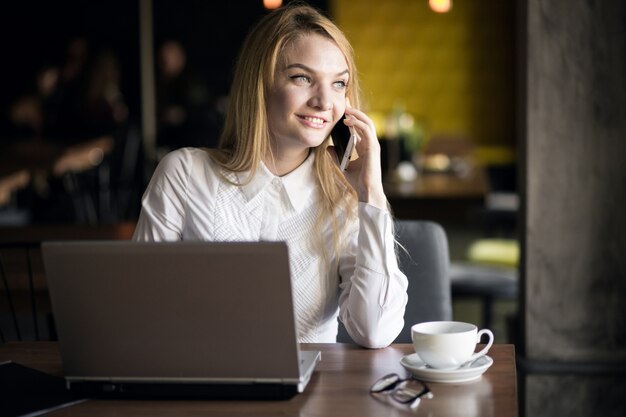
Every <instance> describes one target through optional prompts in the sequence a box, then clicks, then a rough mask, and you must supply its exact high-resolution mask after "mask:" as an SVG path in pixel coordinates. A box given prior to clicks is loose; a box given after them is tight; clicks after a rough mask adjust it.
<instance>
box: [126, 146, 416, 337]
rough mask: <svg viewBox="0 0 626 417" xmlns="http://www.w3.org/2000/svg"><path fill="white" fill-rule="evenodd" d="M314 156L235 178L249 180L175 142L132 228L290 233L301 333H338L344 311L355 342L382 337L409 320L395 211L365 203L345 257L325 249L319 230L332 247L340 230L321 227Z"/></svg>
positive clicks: (210, 235) (351, 227) (224, 236)
mask: <svg viewBox="0 0 626 417" xmlns="http://www.w3.org/2000/svg"><path fill="white" fill-rule="evenodd" d="M313 159H314V157H313V156H310V157H309V158H308V159H307V160H306V161H305V162H304V163H303V164H302V165H301V166H300V167H298V168H297V169H296V170H294V171H292V172H291V173H289V174H288V175H285V176H283V177H277V176H275V175H274V174H272V173H271V172H270V171H269V170H268V169H267V168H266V167H265V165H263V164H261V166H260V167H259V170H258V171H257V172H256V175H254V177H253V179H252V181H250V182H249V183H247V184H245V185H235V184H236V183H244V182H245V179H246V178H247V175H248V174H247V173H233V172H229V171H225V170H223V169H222V168H221V167H219V166H218V165H217V164H216V163H215V162H213V160H212V159H211V158H210V157H209V156H208V154H207V152H206V151H205V150H202V149H196V148H184V149H179V150H177V151H174V152H171V153H169V154H168V155H166V156H165V157H164V158H163V160H162V161H161V162H160V163H159V165H158V167H157V169H156V171H155V173H154V175H153V177H152V179H151V181H150V184H149V185H148V188H147V189H146V192H145V194H144V196H143V198H142V210H141V214H140V216H139V221H138V223H137V227H136V229H135V234H134V237H133V238H134V239H135V240H139V241H175V240H207V241H259V240H266V241H286V242H287V245H288V246H289V257H290V269H291V277H292V282H293V291H294V308H295V313H296V321H297V327H298V334H299V341H300V342H319V343H326V342H335V341H336V337H337V317H338V316H339V317H340V319H341V321H342V322H343V323H344V325H345V326H346V330H347V331H348V333H349V334H350V336H351V337H352V339H353V340H354V341H355V342H357V343H359V344H360V345H362V346H365V347H370V348H378V347H385V346H387V345H389V344H390V343H391V342H392V341H393V340H394V339H395V338H396V336H397V335H398V333H399V332H400V330H401V329H402V327H403V325H404V319H403V316H404V309H405V306H406V302H407V293H406V289H407V285H408V282H407V279H406V277H405V276H404V274H403V273H402V272H400V270H399V269H398V264H397V260H396V255H395V250H394V237H393V220H392V218H391V216H390V214H389V212H388V211H386V210H380V209H378V208H376V207H374V206H371V205H369V204H366V203H359V209H358V221H356V220H354V221H351V222H350V223H349V224H348V225H347V226H348V227H346V228H345V230H346V232H345V235H344V236H343V238H342V239H341V240H340V242H343V245H342V247H341V248H340V251H339V252H340V256H339V259H338V260H337V259H336V257H335V254H334V253H329V254H328V255H327V256H330V259H324V256H323V254H322V253H320V250H318V249H316V248H315V239H314V238H312V236H320V235H319V234H320V233H321V234H322V235H321V236H322V238H323V242H325V243H326V242H327V244H328V247H329V248H330V247H332V244H333V243H332V242H333V232H332V226H331V223H330V221H329V222H328V223H327V224H326V225H325V227H324V230H316V225H315V221H316V218H317V213H318V207H319V205H318V194H317V192H316V189H317V187H318V185H317V182H316V180H315V177H314V171H313ZM228 180H230V181H228ZM233 183H235V184H233ZM339 222H340V223H339V224H342V223H341V222H345V219H339ZM329 252H333V251H329ZM337 261H338V263H337ZM329 265H338V268H337V269H331V267H330V266H329Z"/></svg>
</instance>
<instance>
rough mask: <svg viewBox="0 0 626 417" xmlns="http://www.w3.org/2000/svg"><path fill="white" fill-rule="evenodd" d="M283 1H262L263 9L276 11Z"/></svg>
mask: <svg viewBox="0 0 626 417" xmlns="http://www.w3.org/2000/svg"><path fill="white" fill-rule="evenodd" d="M282 4H283V0H263V7H265V8H266V9H270V10H271V9H278V8H279V7H280V6H282Z"/></svg>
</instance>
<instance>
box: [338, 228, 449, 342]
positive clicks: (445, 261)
mask: <svg viewBox="0 0 626 417" xmlns="http://www.w3.org/2000/svg"><path fill="white" fill-rule="evenodd" d="M396 239H397V240H398V242H399V243H400V245H402V246H403V247H404V249H402V248H399V250H398V260H399V265H400V270H402V272H404V274H405V275H406V276H407V278H408V280H409V288H408V296H409V300H408V302H407V306H406V311H405V313H404V328H403V329H402V331H401V332H400V334H399V335H398V337H397V338H396V340H395V343H411V326H412V325H414V324H416V323H420V322H424V321H433V320H452V297H451V290H450V278H449V266H450V255H449V251H448V238H447V236H446V233H445V231H444V230H443V227H441V225H439V224H437V223H435V222H431V221H421V220H397V221H396ZM337 341H338V342H341V343H351V342H352V339H351V338H350V336H349V335H348V333H347V331H346V329H345V327H344V326H343V324H342V323H341V322H340V323H339V334H338V335H337Z"/></svg>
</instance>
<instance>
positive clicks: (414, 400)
mask: <svg viewBox="0 0 626 417" xmlns="http://www.w3.org/2000/svg"><path fill="white" fill-rule="evenodd" d="M383 392H390V394H391V398H393V399H394V400H396V401H398V402H399V403H402V404H409V403H411V407H412V408H413V407H417V405H418V404H419V402H420V401H419V400H420V399H421V398H422V397H424V398H433V393H432V392H431V391H430V388H428V386H427V385H426V384H424V383H423V382H422V381H419V380H417V379H414V378H400V376H399V375H398V374H389V375H385V376H384V377H382V378H380V379H379V380H378V381H376V382H374V385H372V387H371V388H370V394H380V393H383Z"/></svg>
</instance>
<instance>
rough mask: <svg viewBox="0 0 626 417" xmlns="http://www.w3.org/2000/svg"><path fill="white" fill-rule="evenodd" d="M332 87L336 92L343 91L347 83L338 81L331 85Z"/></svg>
mask: <svg viewBox="0 0 626 417" xmlns="http://www.w3.org/2000/svg"><path fill="white" fill-rule="evenodd" d="M333 87H335V88H336V89H338V90H345V89H346V88H347V87H348V83H347V82H346V81H344V80H338V81H335V82H334V83H333Z"/></svg>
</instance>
